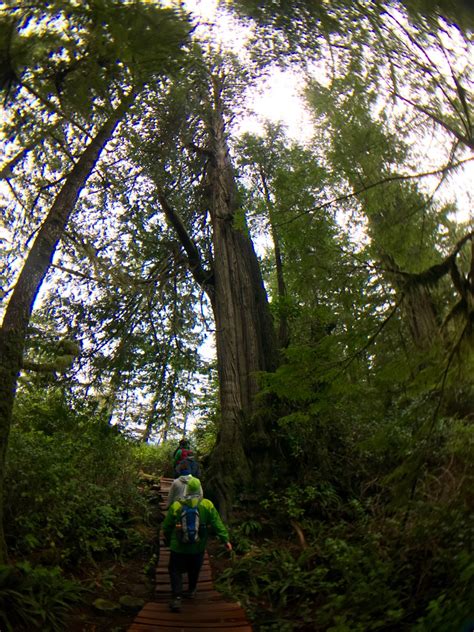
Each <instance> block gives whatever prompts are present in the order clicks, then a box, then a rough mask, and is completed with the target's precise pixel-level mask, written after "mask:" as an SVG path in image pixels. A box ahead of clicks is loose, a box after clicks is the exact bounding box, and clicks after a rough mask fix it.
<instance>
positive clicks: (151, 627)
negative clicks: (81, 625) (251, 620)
mask: <svg viewBox="0 0 474 632" xmlns="http://www.w3.org/2000/svg"><path fill="white" fill-rule="evenodd" d="M193 629H195V628H193V627H192V626H191V627H189V626H180V625H179V623H177V624H176V625H160V626H159V627H157V625H156V624H154V623H152V624H147V623H132V625H131V626H130V627H129V628H128V632H192V630H193ZM213 632H217V630H216V629H214V630H213ZM222 632H252V628H251V626H250V625H248V626H238V627H235V626H227V627H225V628H222Z"/></svg>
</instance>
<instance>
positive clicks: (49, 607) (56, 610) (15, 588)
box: [0, 563, 84, 632]
mask: <svg viewBox="0 0 474 632" xmlns="http://www.w3.org/2000/svg"><path fill="white" fill-rule="evenodd" d="M83 593H84V589H83V588H81V587H80V586H79V585H78V584H77V583H76V582H74V581H71V580H69V579H65V578H64V577H62V575H61V573H60V571H59V569H57V568H54V569H47V568H42V567H36V568H32V567H31V566H30V565H29V564H27V563H21V564H17V565H14V566H13V565H12V566H0V628H1V629H2V630H5V632H30V631H31V630H42V631H43V632H63V631H64V629H65V617H66V615H67V613H68V611H69V610H70V609H71V607H72V606H73V605H74V604H77V603H78V602H80V601H81V600H82V597H83Z"/></svg>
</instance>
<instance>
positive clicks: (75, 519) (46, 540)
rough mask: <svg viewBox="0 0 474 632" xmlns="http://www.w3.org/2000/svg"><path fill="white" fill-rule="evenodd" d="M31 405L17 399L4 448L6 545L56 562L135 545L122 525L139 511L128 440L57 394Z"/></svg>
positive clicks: (135, 466)
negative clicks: (5, 459)
mask: <svg viewBox="0 0 474 632" xmlns="http://www.w3.org/2000/svg"><path fill="white" fill-rule="evenodd" d="M31 403H32V407H31V408H28V404H27V401H25V400H22V398H20V400H19V406H18V407H17V412H16V415H17V423H16V425H15V426H14V428H13V429H12V433H11V440H10V449H9V453H8V461H7V473H6V489H7V492H6V497H5V506H6V525H5V526H6V537H7V541H8V544H9V547H10V549H11V550H12V551H14V552H15V554H16V555H26V554H28V555H33V556H35V557H36V558H38V557H39V558H40V559H41V560H42V561H43V562H45V563H49V564H51V563H52V564H58V565H61V566H63V567H64V566H66V565H71V564H77V563H79V562H80V561H81V560H86V559H87V560H94V559H99V558H100V557H101V556H104V555H110V554H119V553H121V552H126V551H127V548H128V547H131V548H133V549H135V548H136V547H137V545H139V544H140V543H139V542H136V538H134V535H133V530H130V528H129V527H130V524H129V523H130V521H131V518H132V516H133V514H134V513H138V514H143V513H144V511H145V509H144V506H143V500H142V499H141V498H140V496H139V495H138V478H137V476H138V470H139V465H138V463H137V461H136V459H135V456H134V454H133V450H132V445H131V444H130V442H129V441H128V440H127V439H125V438H124V437H122V436H121V435H120V434H119V433H118V432H117V431H116V429H114V428H112V427H110V426H108V425H107V424H105V423H104V422H103V420H101V418H100V416H99V417H95V418H94V417H92V416H89V415H88V412H89V414H90V413H91V411H90V410H89V411H87V409H86V408H83V410H82V412H81V413H74V412H73V411H72V410H71V409H70V408H69V409H68V408H67V406H66V402H65V401H61V398H60V397H59V395H58V394H57V393H54V392H53V393H52V394H51V397H50V398H49V399H48V397H43V400H41V397H40V396H37V397H36V398H35V399H33V400H32V401H31Z"/></svg>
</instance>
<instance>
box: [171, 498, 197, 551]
mask: <svg viewBox="0 0 474 632" xmlns="http://www.w3.org/2000/svg"><path fill="white" fill-rule="evenodd" d="M200 502H201V501H199V502H198V504H197V505H196V506H195V507H190V506H189V505H186V504H183V505H182V506H181V515H180V517H179V523H178V524H177V525H176V526H177V531H178V539H179V541H180V542H182V543H183V544H194V543H195V542H199V524H200V520H199V503H200Z"/></svg>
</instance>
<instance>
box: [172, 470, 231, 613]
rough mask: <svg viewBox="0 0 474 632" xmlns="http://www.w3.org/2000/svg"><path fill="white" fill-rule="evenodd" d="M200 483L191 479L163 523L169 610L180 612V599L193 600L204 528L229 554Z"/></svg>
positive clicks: (224, 531)
mask: <svg viewBox="0 0 474 632" xmlns="http://www.w3.org/2000/svg"><path fill="white" fill-rule="evenodd" d="M200 491H201V482H200V481H199V479H197V478H194V477H191V479H190V480H189V481H188V483H187V491H186V496H185V497H184V498H182V499H181V500H177V501H176V502H174V503H173V504H172V505H171V506H170V508H169V509H168V513H167V514H166V517H165V519H164V522H163V537H164V542H165V545H166V546H169V547H170V561H169V564H168V572H169V575H170V582H171V592H172V598H171V602H170V610H171V611H172V612H179V611H180V610H181V598H182V596H184V597H188V598H190V599H193V598H194V597H195V595H196V586H197V582H198V579H199V573H200V571H201V566H202V563H203V560H204V551H205V550H206V544H207V538H208V535H209V534H208V529H209V527H212V529H213V531H214V532H215V533H216V535H217V537H218V538H219V539H220V540H221V542H223V543H224V544H225V547H226V549H227V550H228V551H232V544H231V543H230V542H229V533H228V531H227V529H226V527H225V525H224V523H223V522H222V520H221V517H220V516H219V513H218V511H217V509H216V508H215V507H214V505H213V504H212V502H211V501H210V500H208V499H207V498H201V496H200ZM183 573H187V575H188V591H187V592H186V593H184V595H183Z"/></svg>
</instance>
